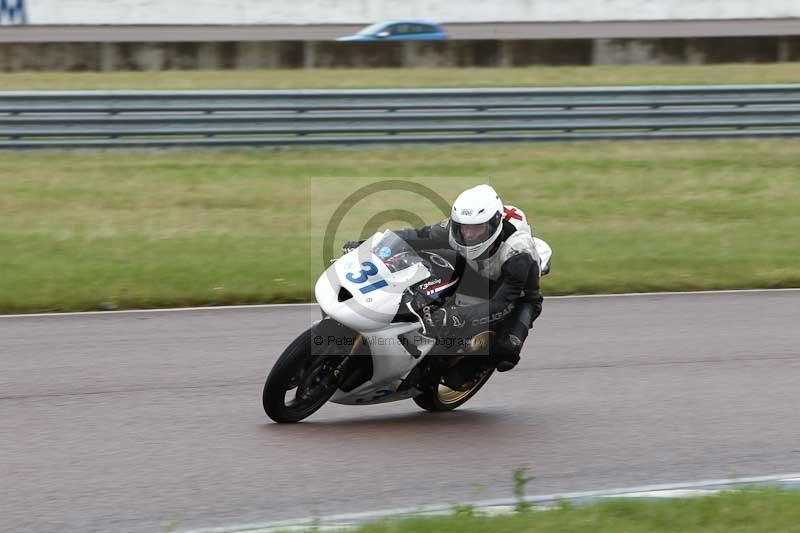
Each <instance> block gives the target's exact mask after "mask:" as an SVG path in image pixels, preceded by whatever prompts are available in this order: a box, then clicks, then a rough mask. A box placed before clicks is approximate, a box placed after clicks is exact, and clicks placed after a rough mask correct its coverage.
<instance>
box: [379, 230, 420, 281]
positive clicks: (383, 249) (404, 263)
mask: <svg viewBox="0 0 800 533" xmlns="http://www.w3.org/2000/svg"><path fill="white" fill-rule="evenodd" d="M372 253H374V254H375V255H377V256H378V257H380V258H381V261H383V264H385V265H386V268H388V269H389V272H399V271H401V270H405V269H407V268H409V267H412V266H414V265H416V264H419V263H422V259H421V258H420V257H419V255H417V252H415V251H414V249H413V248H412V247H411V246H409V245H408V243H406V241H404V240H403V239H401V238H400V236H398V235H397V234H396V233H394V232H392V231H386V232H384V234H383V237H381V239H380V240H379V241H378V242H377V243H376V244H375V245H374V246H373V247H372Z"/></svg>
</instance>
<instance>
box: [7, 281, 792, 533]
mask: <svg viewBox="0 0 800 533" xmlns="http://www.w3.org/2000/svg"><path fill="white" fill-rule="evenodd" d="M316 316H317V311H316V309H315V308H314V307H312V306H301V307H274V308H253V309H226V310H196V311H185V312H157V313H147V312H142V313H111V314H93V315H91V314H90V315H65V316H55V317H47V316H40V317H36V316H33V317H2V318H0V494H2V497H0V531H23V530H27V531H39V532H43V531H60V532H61V531H66V532H73V531H74V532H85V531H125V532H127V531H150V532H152V531H160V530H164V529H170V528H173V529H179V530H180V529H189V528H198V527H210V526H229V525H234V524H242V523H253V522H259V521H266V520H273V519H283V518H299V517H304V516H309V515H326V514H335V513H344V512H349V511H366V510H376V509H382V508H391V507H400V506H413V505H417V504H426V503H447V502H466V501H472V500H485V499H489V498H505V497H510V496H511V495H512V493H511V489H512V483H511V475H512V471H513V469H514V468H515V467H519V466H524V465H527V466H529V467H530V468H531V470H532V472H533V474H534V475H535V476H536V479H535V480H534V481H532V482H531V483H530V485H529V486H528V493H529V494H544V493H554V492H562V491H578V490H591V489H601V488H608V487H625V486H633V485H643V484H651V483H671V482H681V481H690V480H698V479H714V478H724V477H738V476H756V475H767V474H779V473H784V472H797V471H800V438H798V437H800V412H799V411H798V407H799V406H800V386H799V385H800V291H781V292H742V293H716V294H694V295H642V296H627V297H595V298H574V299H573V298H566V299H548V300H547V301H546V302H545V308H544V313H543V315H542V317H541V319H540V320H539V321H538V322H537V324H536V328H535V333H534V336H533V339H532V342H529V343H528V345H527V346H526V350H525V353H524V357H523V362H522V363H521V366H520V367H518V368H517V369H516V370H515V371H513V372H510V373H508V374H501V375H496V376H495V377H494V378H493V379H492V381H490V383H489V384H488V385H487V387H486V388H485V389H484V390H483V391H482V392H481V393H480V394H479V395H478V396H477V397H475V398H474V399H473V400H472V401H471V402H470V403H468V404H467V405H466V406H464V407H463V408H462V409H461V410H459V411H456V412H453V413H445V414H438V415H436V414H429V413H425V412H423V411H421V410H419V409H418V408H417V406H416V405H415V404H413V403H412V402H411V401H406V402H400V403H395V404H388V405H383V406H372V407H346V406H338V405H327V406H325V407H323V409H322V410H321V411H320V412H318V413H317V414H316V415H315V416H313V417H312V418H311V419H309V421H308V422H306V423H301V424H298V425H293V426H282V425H277V424H273V423H271V422H269V421H268V419H267V418H266V417H265V415H264V413H263V411H262V409H261V388H262V385H263V381H264V378H265V375H266V373H267V371H268V369H269V368H270V366H271V365H272V363H273V362H274V361H275V359H276V357H277V355H278V354H279V353H280V352H281V350H282V349H283V348H284V346H285V345H286V344H288V343H289V342H290V341H291V340H292V338H293V337H294V336H295V335H296V334H297V333H299V332H300V331H301V330H302V329H303V327H304V325H305V323H307V322H308V321H310V320H312V319H314V318H316Z"/></svg>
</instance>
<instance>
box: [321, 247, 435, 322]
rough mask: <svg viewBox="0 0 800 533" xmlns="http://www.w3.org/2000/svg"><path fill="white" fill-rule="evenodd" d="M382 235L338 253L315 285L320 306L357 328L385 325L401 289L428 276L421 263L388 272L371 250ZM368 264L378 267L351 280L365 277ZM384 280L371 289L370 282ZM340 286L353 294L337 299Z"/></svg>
mask: <svg viewBox="0 0 800 533" xmlns="http://www.w3.org/2000/svg"><path fill="white" fill-rule="evenodd" d="M381 237H383V233H381V232H378V233H376V234H375V235H373V236H372V238H371V239H368V240H367V241H365V242H364V244H362V245H361V246H359V247H358V248H357V249H355V250H353V251H351V252H349V253H347V254H345V255H343V256H342V257H340V258H339V259H338V260H337V261H336V262H335V263H334V264H332V265H331V266H330V267H328V269H327V270H326V271H325V273H324V274H322V276H320V277H319V279H318V280H317V284H316V287H315V288H314V294H315V296H316V298H317V302H318V303H319V305H320V307H322V310H323V311H324V312H325V313H326V314H327V315H328V316H330V317H331V318H334V319H335V320H338V321H339V322H341V323H342V324H344V325H345V326H347V327H349V328H352V329H354V330H356V331H358V332H366V331H374V330H377V329H381V328H384V327H386V326H387V324H389V323H390V321H391V319H392V318H393V317H394V315H395V314H396V313H397V310H398V308H399V307H400V302H401V300H402V297H403V291H404V290H405V289H407V288H408V287H411V286H412V285H414V284H415V283H419V282H420V281H422V280H424V279H426V278H428V277H429V276H430V272H428V269H427V268H425V266H424V265H423V264H422V263H419V264H416V265H414V266H412V267H410V268H407V269H405V270H401V271H399V272H390V271H389V269H388V268H387V267H386V265H385V264H384V262H383V260H382V259H381V258H380V257H378V256H377V255H375V254H374V253H372V247H373V243H374V244H377V243H378V242H379V241H380V239H381ZM369 265H374V266H375V268H377V272H376V273H375V274H373V275H369V276H366V280H365V281H363V282H360V283H359V282H356V281H352V280H353V279H355V280H359V279H362V278H364V277H365V275H364V274H366V273H368V272H370V270H369V269H370V268H372V267H370V266H369ZM364 269H367V270H366V271H365V270H364ZM362 272H363V273H364V274H362ZM348 276H349V277H348ZM384 282H385V285H384V286H382V287H379V288H376V289H371V290H370V288H371V287H372V286H373V285H375V284H383V283H384ZM342 287H344V288H345V289H347V290H348V291H349V292H350V294H352V298H350V299H348V300H345V301H342V302H340V301H339V291H340V289H341V288H342Z"/></svg>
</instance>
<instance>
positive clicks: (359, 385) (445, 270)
mask: <svg viewBox="0 0 800 533" xmlns="http://www.w3.org/2000/svg"><path fill="white" fill-rule="evenodd" d="M458 281H459V279H458V277H457V276H456V273H455V269H454V267H453V265H452V263H451V262H450V261H449V260H448V259H447V258H446V257H444V256H443V255H441V254H438V253H435V252H433V251H415V250H414V249H413V248H411V246H409V245H408V244H407V243H406V242H405V241H404V240H403V239H402V238H400V237H399V236H398V235H397V234H396V233H394V232H392V231H385V232H378V233H376V234H375V235H373V236H372V238H370V239H367V240H366V241H364V243H363V244H361V246H359V247H358V248H356V249H354V250H351V251H349V252H347V253H345V254H344V255H343V256H342V257H340V258H339V259H337V260H335V261H334V262H333V263H332V264H331V265H330V266H329V267H328V269H327V270H326V271H325V272H324V273H323V274H322V275H321V276H320V277H319V279H318V281H317V283H316V286H315V289H314V293H315V296H316V300H317V302H318V303H319V305H320V308H321V310H322V319H321V320H318V321H316V322H315V323H313V324H312V325H311V327H310V328H308V329H307V330H306V331H304V332H303V333H301V334H300V336H299V337H297V338H296V339H295V340H294V342H292V343H291V344H290V345H289V346H288V347H287V348H286V350H285V351H284V352H283V353H282V354H281V356H280V357H279V358H278V360H277V362H276V363H275V365H274V367H273V368H272V370H271V371H270V373H269V376H268V377H267V381H266V383H265V385H264V392H263V396H262V402H263V406H264V411H265V412H266V414H267V416H269V417H270V418H271V419H272V420H274V421H275V422H279V423H287V422H299V421H300V420H303V419H304V418H307V417H308V416H310V415H312V414H313V413H314V412H316V411H317V410H318V409H319V408H321V407H322V406H323V405H324V404H325V403H327V402H328V401H330V402H333V403H338V404H345V405H373V404H380V403H387V402H394V401H399V400H406V399H409V398H410V399H413V400H414V402H416V404H417V405H418V406H420V407H421V408H423V409H426V410H428V411H450V410H453V409H455V408H457V407H459V406H461V405H463V404H464V403H466V402H467V401H468V400H469V399H470V398H472V397H473V396H474V395H475V394H476V393H477V392H478V391H479V390H480V389H481V387H483V386H484V385H485V384H486V382H487V381H488V380H489V378H490V377H491V375H492V373H493V371H494V369H493V368H492V367H490V366H489V365H486V366H485V367H478V369H477V370H476V371H475V373H474V375H473V376H471V380H469V381H467V382H466V383H460V384H457V385H453V384H452V383H451V384H450V385H451V386H448V385H447V384H446V383H445V382H444V376H445V374H446V373H447V371H448V369H451V368H453V367H454V366H455V365H458V364H459V363H462V362H463V361H465V360H466V358H468V357H470V356H471V355H472V356H475V357H479V355H476V354H478V353H479V352H480V351H481V350H485V349H486V348H487V347H488V345H489V343H491V341H492V336H493V335H494V333H493V332H492V331H485V332H482V333H479V334H478V335H475V336H473V337H472V338H471V339H469V340H468V341H466V342H460V343H458V342H448V340H447V339H444V340H443V339H437V338H435V337H433V336H429V335H428V333H429V332H427V331H426V328H425V322H424V321H423V320H422V316H420V315H421V314H423V315H424V313H426V312H430V310H431V309H432V307H433V306H435V305H437V304H439V303H441V302H443V300H444V299H445V298H447V297H448V296H450V295H452V294H453V293H454V291H455V289H456V288H457V285H458ZM420 302H423V304H424V305H422V306H421V305H420Z"/></svg>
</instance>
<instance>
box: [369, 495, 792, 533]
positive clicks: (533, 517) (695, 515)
mask: <svg viewBox="0 0 800 533" xmlns="http://www.w3.org/2000/svg"><path fill="white" fill-rule="evenodd" d="M355 531H356V532H357V533H415V532H425V533H450V532H452V533H456V532H458V533H471V532H484V531H492V532H494V533H505V532H508V533H512V532H513V533H517V532H529V533H549V532H553V533H571V532H576V533H577V532H588V531H591V532H592V533H640V532H641V533H662V532H663V533H678V532H680V533H684V532H697V533H745V532H754V533H763V532H767V531H776V532H777V531H781V532H784V533H791V532H798V531H800V492H797V491H780V490H770V489H758V490H744V491H735V492H734V491H732V492H723V493H720V494H716V495H712V496H706V497H701V498H690V499H670V500H635V499H627V500H625V499H621V500H609V501H605V502H601V503H596V504H589V505H585V506H576V507H573V506H571V505H569V504H566V503H564V504H562V505H560V506H559V507H557V508H556V509H553V510H549V511H545V512H525V513H519V514H512V515H506V516H495V517H486V516H479V515H476V514H474V513H472V512H470V511H469V509H464V508H460V510H459V512H457V513H456V514H455V515H453V516H451V517H444V518H417V519H411V520H403V521H398V522H391V521H389V522H384V523H378V524H370V525H365V526H363V527H360V528H358V529H356V530H355Z"/></svg>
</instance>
